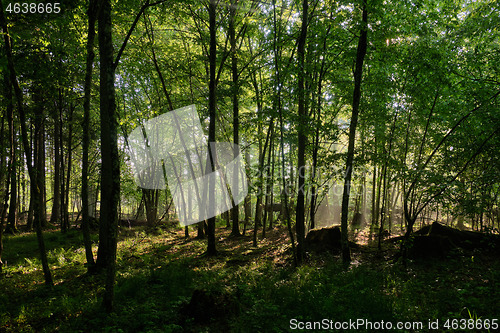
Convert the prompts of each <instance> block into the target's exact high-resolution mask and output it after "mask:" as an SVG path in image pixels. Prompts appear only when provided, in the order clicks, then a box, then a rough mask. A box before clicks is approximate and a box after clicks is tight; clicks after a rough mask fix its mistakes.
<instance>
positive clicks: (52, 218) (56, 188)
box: [50, 109, 61, 224]
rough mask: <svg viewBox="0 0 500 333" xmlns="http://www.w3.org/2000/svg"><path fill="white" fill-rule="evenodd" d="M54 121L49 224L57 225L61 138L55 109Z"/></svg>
mask: <svg viewBox="0 0 500 333" xmlns="http://www.w3.org/2000/svg"><path fill="white" fill-rule="evenodd" d="M52 114H53V116H52V117H53V120H54V188H53V193H52V212H51V214H50V223H52V224H57V223H58V222H59V219H60V213H61V198H60V190H61V157H60V156H61V155H60V153H61V137H60V117H59V116H58V112H57V109H54V111H53V112H52Z"/></svg>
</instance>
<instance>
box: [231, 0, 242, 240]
mask: <svg viewBox="0 0 500 333" xmlns="http://www.w3.org/2000/svg"><path fill="white" fill-rule="evenodd" d="M237 5H238V0H231V9H230V18H229V40H230V44H231V75H232V79H233V91H232V98H233V142H234V145H235V146H234V154H233V155H234V158H237V157H238V154H239V151H238V150H239V149H237V145H239V143H240V138H239V135H240V134H239V127H240V121H239V82H238V76H239V75H238V58H237V56H236V32H235V28H234V19H235V16H236V8H237ZM239 167H240V166H239V165H235V168H234V172H233V181H232V183H233V188H238V185H239V179H238V178H239V172H238V170H239ZM231 219H232V222H233V223H232V230H231V235H233V236H240V235H241V234H240V227H239V219H240V216H239V207H238V205H234V206H233V208H232V209H231Z"/></svg>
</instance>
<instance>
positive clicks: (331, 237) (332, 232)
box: [306, 226, 341, 252]
mask: <svg viewBox="0 0 500 333" xmlns="http://www.w3.org/2000/svg"><path fill="white" fill-rule="evenodd" d="M340 235H341V233H340V227H339V226H334V227H326V228H321V229H312V230H310V231H309V232H308V233H307V236H306V248H307V249H309V250H312V251H317V252H322V251H339V250H340V249H341V240H340Z"/></svg>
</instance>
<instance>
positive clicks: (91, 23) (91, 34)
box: [56, 0, 98, 269]
mask: <svg viewBox="0 0 500 333" xmlns="http://www.w3.org/2000/svg"><path fill="white" fill-rule="evenodd" d="M97 10H98V8H97V2H96V1H95V0H90V1H89V7H88V9H87V17H88V36H87V59H86V65H85V66H86V67H85V83H84V88H83V90H84V96H83V122H82V129H83V138H82V192H81V196H82V232H83V242H84V246H85V257H86V258H87V264H88V265H89V269H91V267H93V266H94V264H95V262H94V255H93V253H92V242H91V240H90V227H89V183H88V181H89V176H88V174H89V145H90V134H89V131H90V98H91V86H92V67H93V63H94V56H95V54H94V40H95V21H96V17H97ZM56 163H57V162H56Z"/></svg>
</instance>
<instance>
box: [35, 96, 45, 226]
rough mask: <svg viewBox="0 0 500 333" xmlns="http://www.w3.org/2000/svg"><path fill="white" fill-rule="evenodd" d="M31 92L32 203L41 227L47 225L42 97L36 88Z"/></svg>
mask: <svg viewBox="0 0 500 333" xmlns="http://www.w3.org/2000/svg"><path fill="white" fill-rule="evenodd" d="M35 89H37V90H35V91H34V93H33V100H34V102H35V135H34V142H33V145H34V153H33V156H34V166H35V172H36V185H35V186H36V187H37V192H38V193H37V195H36V196H35V197H34V200H35V201H36V204H35V205H33V216H34V218H35V219H37V218H38V219H40V225H41V226H42V228H44V227H46V226H47V216H46V214H45V213H46V210H45V200H44V193H45V149H44V147H45V136H44V132H45V129H44V127H45V126H44V125H45V119H44V112H43V111H44V110H43V98H42V96H41V93H40V91H38V88H35Z"/></svg>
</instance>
